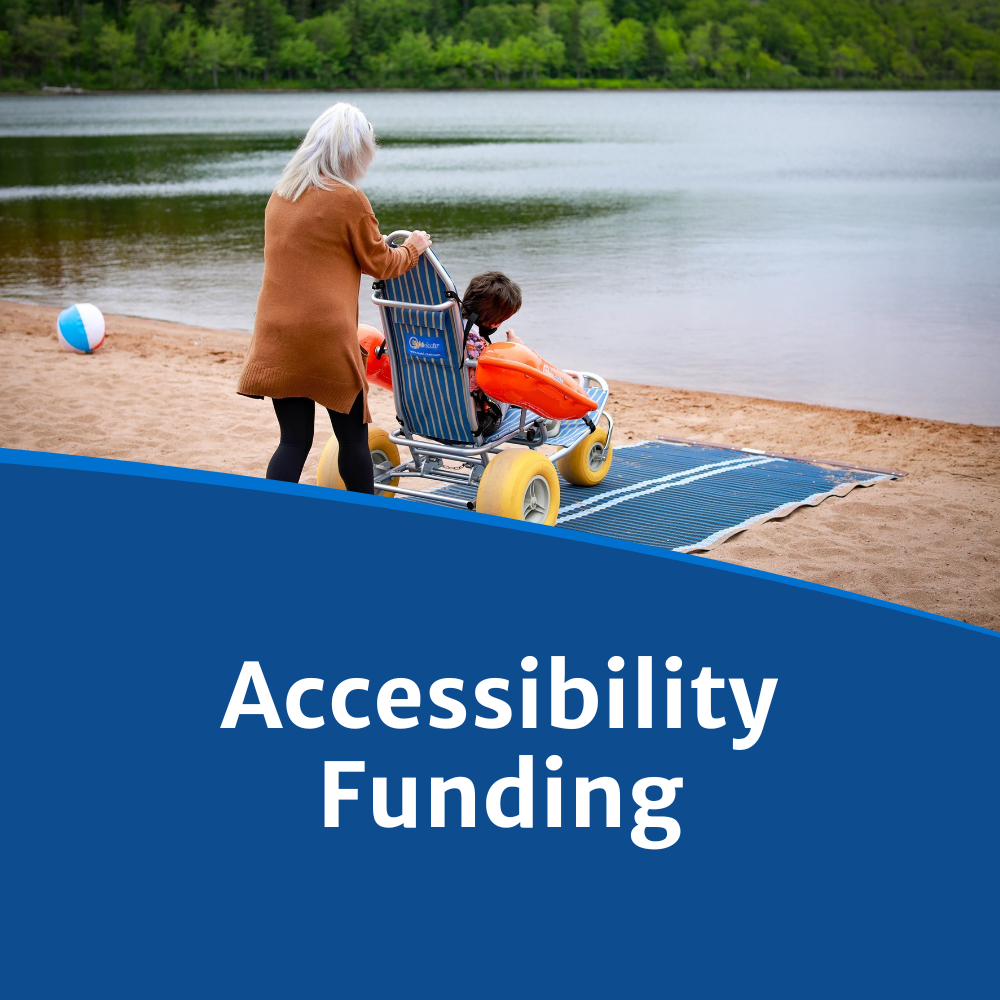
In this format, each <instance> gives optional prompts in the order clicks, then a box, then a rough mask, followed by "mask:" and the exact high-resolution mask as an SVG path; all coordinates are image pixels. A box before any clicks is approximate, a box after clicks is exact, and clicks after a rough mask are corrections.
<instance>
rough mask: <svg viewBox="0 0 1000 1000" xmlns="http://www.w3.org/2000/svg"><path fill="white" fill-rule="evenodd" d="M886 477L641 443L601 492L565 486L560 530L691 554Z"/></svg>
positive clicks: (615, 465)
mask: <svg viewBox="0 0 1000 1000" xmlns="http://www.w3.org/2000/svg"><path fill="white" fill-rule="evenodd" d="M888 478H890V477H889V476H886V475H880V474H876V473H871V472H862V471H860V470H856V469H829V468H823V467H822V466H820V465H813V464H812V463H810V462H798V461H793V460H790V459H783V458H772V457H769V456H764V455H752V454H748V453H747V452H743V451H735V450H731V449H728V448H712V447H705V446H694V445H677V444H672V443H667V442H663V441H643V442H641V443H640V444H634V445H623V446H621V447H615V449H614V458H613V460H612V463H611V470H610V471H609V472H608V475H607V476H606V477H605V479H604V481H603V482H602V483H600V484H599V485H598V486H593V487H582V486H571V485H570V484H569V483H567V482H566V481H565V480H563V479H560V480H559V488H560V505H559V517H558V519H557V520H556V524H557V525H559V526H560V527H563V528H569V529H572V530H575V531H586V532H589V533H590V534H593V535H604V536H605V537H607V538H618V539H622V540H623V541H628V542H638V543H639V544H642V545H654V546H656V547H657V548H662V549H673V550H674V551H676V552H694V551H699V550H703V549H709V548H711V547H712V546H713V545H716V544H718V543H719V542H721V541H724V540H725V539H726V538H728V537H729V536H730V535H732V534H735V533H736V532H738V531H742V530H744V529H745V528H749V527H750V526H752V525H754V524H758V523H760V522H761V521H766V520H769V519H770V518H773V517H782V516H784V515H785V514H788V513H790V512H791V511H792V510H794V509H795V508H796V507H800V506H802V505H803V504H817V503H819V502H820V501H821V500H823V499H824V498H826V497H828V496H831V495H834V494H836V495H837V496H843V495H844V494H845V493H848V492H850V490H852V489H853V488H854V487H856V486H871V485H872V484H874V483H877V482H880V481H881V480H884V479H888ZM442 492H447V493H448V495H451V496H460V497H462V498H463V499H468V500H474V499H475V496H476V491H475V489H472V488H470V487H465V486H462V487H447V488H446V489H445V490H443V491H442Z"/></svg>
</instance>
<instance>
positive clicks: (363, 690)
mask: <svg viewBox="0 0 1000 1000" xmlns="http://www.w3.org/2000/svg"><path fill="white" fill-rule="evenodd" d="M664 666H665V667H666V669H667V671H668V675H673V674H676V673H677V672H678V671H680V670H681V668H682V666H683V663H682V661H681V658H680V657H679V656H671V657H668V659H667V660H666V663H665V664H664ZM537 667H538V660H537V659H536V658H535V657H534V656H526V657H525V658H524V659H523V660H522V661H521V669H522V670H523V671H525V673H528V674H531V673H533V672H534V671H535V670H536V669H537ZM624 667H625V660H624V659H623V658H622V657H621V656H612V657H611V659H610V660H608V670H610V671H611V673H612V674H613V675H618V674H620V673H621V671H622V670H623V669H624ZM728 681H729V688H730V691H731V692H732V696H733V698H734V700H735V702H736V708H737V709H738V710H739V715H740V719H741V720H742V722H743V725H744V726H745V727H746V729H747V730H748V732H747V733H746V735H745V736H736V737H733V749H734V750H749V749H750V747H752V746H754V744H756V743H757V741H758V740H759V739H760V736H761V733H762V732H763V731H764V724H765V722H766V721H767V713H768V711H769V709H770V707H771V699H772V697H773V696H774V691H775V688H776V687H777V684H778V680H777V678H774V677H765V678H764V679H763V681H762V682H761V688H760V695H759V696H758V699H757V707H756V708H754V707H753V705H752V704H751V702H750V696H749V695H748V693H747V688H746V684H745V683H744V681H743V678H742V677H730V678H729V679H728ZM251 682H252V683H253V686H254V689H255V691H256V693H257V701H256V702H250V703H247V701H246V695H247V691H248V689H249V686H250V684H251ZM325 685H326V682H325V680H324V679H323V678H321V677H303V678H302V679H300V680H297V681H295V683H294V684H292V685H291V687H290V688H289V689H288V693H287V695H286V697H285V712H286V714H287V716H288V720H289V721H290V722H291V723H292V724H293V725H295V726H298V727H299V728H300V729H318V728H319V727H320V726H324V725H326V718H325V716H324V715H323V714H322V712H321V706H322V702H321V701H320V700H319V698H318V696H317V695H313V694H310V692H322V691H323V690H324V687H325ZM471 686H472V685H470V687H471ZM725 686H726V681H725V680H724V679H723V678H721V677H713V676H712V671H711V669H710V668H709V667H702V668H701V670H700V672H699V673H698V675H697V676H696V677H692V678H691V679H690V691H691V692H693V699H694V705H693V706H692V707H693V708H694V711H695V717H696V719H697V722H698V725H699V726H701V728H703V729H720V728H721V727H723V726H725V725H726V717H725V715H719V716H716V715H715V714H714V712H715V711H716V707H715V706H713V699H712V694H713V692H715V691H717V690H719V689H720V688H725ZM370 687H371V682H370V680H369V678H367V677H348V678H345V679H344V680H341V681H340V682H339V683H337V684H336V685H334V687H333V692H332V695H331V698H330V701H329V703H328V704H329V706H330V712H331V715H332V716H333V720H334V721H335V722H336V723H337V724H338V725H339V726H342V727H343V728H345V729H365V728H367V727H368V726H370V725H371V721H372V719H371V712H372V710H373V709H374V712H375V713H376V714H377V715H378V718H379V720H380V721H381V722H382V724H383V725H385V726H387V727H389V728H390V729H413V728H415V727H417V726H419V725H420V724H421V721H422V720H421V718H420V715H419V714H415V713H417V710H419V709H420V708H421V706H422V705H423V693H422V692H421V689H420V685H419V684H417V682H416V681H414V680H412V679H411V678H409V677H392V678H390V679H389V680H387V681H385V682H384V683H383V684H381V686H380V687H379V689H378V693H377V695H376V696H375V699H374V702H375V703H374V705H372V704H371V695H370V693H369V690H370ZM520 687H521V691H520V698H519V699H517V698H515V699H514V705H513V706H512V704H511V699H510V694H511V693H512V687H511V681H510V679H509V678H507V677H485V678H483V679H482V680H480V681H478V682H477V683H476V684H475V685H474V687H473V694H474V697H475V703H476V714H475V716H474V719H473V725H474V726H476V727H477V728H479V729H504V728H506V727H507V726H509V725H511V723H512V722H513V720H514V709H515V708H516V707H518V706H517V701H518V700H519V701H520V706H519V707H520V724H521V728H522V729H537V728H538V725H539V715H540V713H539V710H538V701H539V694H540V692H539V690H538V681H537V680H536V679H535V678H534V677H531V676H528V677H522V679H521V685H520ZM629 688H630V690H628V689H629ZM465 691H466V684H465V681H464V680H463V679H462V678H461V677H441V678H439V679H438V680H435V681H433V682H432V683H431V684H430V686H429V689H428V691H427V694H428V696H429V699H430V702H431V704H432V705H433V706H434V708H435V709H437V710H439V711H435V712H432V713H431V714H430V715H428V716H427V717H426V722H427V724H428V725H430V726H431V727H432V728H434V729H458V728H459V727H461V726H464V725H465V724H466V723H467V722H468V721H469V708H468V707H467V706H466V703H465V701H463V699H462V697H460V696H461V695H463V694H464V692H465ZM684 692H685V689H684V687H683V685H682V679H681V678H680V677H677V676H668V677H667V679H666V698H665V699H663V702H664V703H663V704H662V706H660V707H659V708H658V709H657V712H658V718H659V724H660V725H663V724H664V723H665V727H666V728H667V729H680V728H681V726H682V723H683V716H684V711H683V705H684V697H683V696H684ZM307 694H309V697H310V698H311V699H312V702H313V705H314V706H315V707H313V708H311V709H309V711H311V712H312V713H314V714H307V709H306V708H304V707H303V701H304V700H305V696H306V695H307ZM548 696H549V713H548V716H549V724H550V725H551V726H552V728H554V729H583V728H585V727H587V726H589V725H591V724H592V723H595V724H596V725H602V724H606V725H607V727H608V728H609V729H623V728H625V725H626V715H628V717H629V722H630V723H632V720H634V723H632V724H634V725H635V727H636V728H637V729H652V728H653V718H654V704H653V658H652V657H651V656H640V657H638V658H637V669H636V673H635V677H634V680H631V682H630V683H629V684H627V683H626V678H625V677H623V676H611V677H608V680H607V698H606V702H605V705H606V712H605V713H601V718H599V712H600V707H601V705H600V702H601V698H600V696H599V694H598V687H597V684H595V683H594V682H593V681H591V680H589V679H587V678H586V677H567V676H566V658H565V657H564V656H553V657H552V658H551V665H550V674H549V684H548ZM348 698H350V703H349V702H348ZM570 698H572V699H573V704H572V705H571V704H570ZM626 705H629V706H630V711H629V712H628V713H626ZM479 709H483V710H485V711H484V712H483V713H482V714H480V712H479V711H478V710H479ZM242 715H263V716H264V720H265V722H266V724H267V727H268V728H269V729H281V728H282V727H283V723H282V721H281V717H280V716H279V714H278V709H277V707H276V706H275V704H274V699H273V698H272V697H271V692H270V689H269V688H268V685H267V681H266V680H265V678H264V672H263V670H262V668H261V665H260V663H258V662H257V661H254V660H248V661H246V662H245V663H244V664H243V669H242V670H241V671H240V675H239V677H238V678H237V681H236V686H235V688H234V689H233V694H232V697H231V698H230V700H229V705H228V707H227V708H226V711H225V715H224V716H223V719H222V726H221V728H222V729H235V728H236V724H237V722H238V721H239V718H240V716H242ZM605 720H606V721H605Z"/></svg>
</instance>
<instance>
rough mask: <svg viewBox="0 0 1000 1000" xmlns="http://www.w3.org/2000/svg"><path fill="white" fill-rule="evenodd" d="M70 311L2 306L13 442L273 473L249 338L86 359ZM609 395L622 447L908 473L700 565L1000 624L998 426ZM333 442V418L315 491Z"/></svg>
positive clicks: (140, 344)
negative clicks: (663, 443)
mask: <svg viewBox="0 0 1000 1000" xmlns="http://www.w3.org/2000/svg"><path fill="white" fill-rule="evenodd" d="M58 312H59V310H58V309H56V308H52V307H46V306H37V305H27V304H22V303H17V302H11V301H8V300H0V350H2V351H3V355H4V363H3V365H2V366H0V388H2V393H0V446H2V447H7V448H20V449H25V450H31V451H49V452H62V453H67V454H76V455H92V456H96V457H103V458H117V459H125V460H130V461H138V462H150V463H156V464H161V465H175V466H181V467H186V468H196V469H209V470H213V471H218V472H228V473H236V474H240V475H250V476H261V475H263V472H264V468H265V467H266V464H267V460H268V458H269V457H270V454H271V452H272V451H273V449H274V446H275V444H276V443H277V433H276V431H277V427H276V424H275V421H274V416H273V412H272V411H271V408H270V407H269V406H267V405H266V403H264V402H261V401H259V400H251V399H246V398H244V397H240V396H237V395H236V392H235V382H236V377H237V374H238V372H239V370H240V366H241V364H242V358H243V353H244V351H245V349H246V347H247V346H248V344H249V338H248V335H247V334H245V333H239V332H234V331H225V330H214V329H209V328H204V327H195V326H186V325H181V324H176V323H170V322H166V321H162V320H146V319H141V318H135V317H126V316H111V315H109V316H107V317H106V319H107V323H108V339H107V341H106V342H105V344H104V346H103V347H102V348H101V349H100V350H99V351H97V352H96V353H95V354H93V355H89V356H83V355H74V354H70V353H68V352H65V351H63V350H62V349H61V347H60V346H59V344H58V341H57V340H56V336H55V318H56V316H57V315H58ZM610 384H611V389H612V397H611V404H610V408H611V412H612V413H613V414H614V417H615V424H616V430H615V434H616V438H617V440H618V441H620V442H621V443H622V444H626V443H634V442H636V441H640V440H644V439H650V438H655V437H657V436H658V435H665V436H670V437H677V438H688V439H694V440H699V441H711V442H717V443H720V444H725V445H729V446H731V447H736V448H755V449H759V450H763V451H770V452H780V453H785V454H795V455H808V456H812V457H814V458H817V459H829V460H834V461H847V462H851V463H857V464H860V465H868V466H876V467H879V468H885V469H894V470H896V471H899V472H906V473H908V475H907V476H906V477H905V478H904V479H899V480H894V481H889V482H886V483H879V484H876V485H875V486H873V487H870V488H869V489H865V490H854V491H852V492H851V493H850V494H848V496H846V497H843V498H830V499H828V500H825V501H824V502H823V503H822V504H820V505H819V506H817V507H806V508H799V509H798V510H797V511H795V512H793V513H791V514H789V515H787V516H786V517H784V518H781V519H779V520H774V521H768V522H765V523H764V524H760V525H757V526H755V527H753V528H751V529H749V530H747V531H744V532H742V533H740V534H738V535H736V536H734V537H732V538H731V539H729V540H728V541H726V542H724V543H722V544H720V545H719V546H717V547H716V548H714V549H712V550H711V551H710V552H708V553H704V554H703V555H701V556H699V558H710V559H720V560H722V561H725V562H729V563H734V564H737V565H741V566H747V567H750V568H754V569H761V570H765V571H768V572H772V573H777V574H779V575H782V576H790V577H794V578H797V579H800V580H808V581H810V582H813V583H820V584H824V585H827V586H831V587H835V588H838V589H842V590H848V591H852V592H854V593H858V594H863V595H866V596H869V597H875V598H879V599H881V600H886V601H890V602H892V603H896V604H903V605H907V606H909V607H914V608H918V609H920V610H923V611H930V612H933V613H935V614H940V615H944V616H945V617H949V618H955V619H957V620H960V621H965V622H968V623H970V624H974V625H979V626H982V627H984V628H989V629H994V630H1000V428H991V427H988V426H981V425H976V424H950V423H946V422H943V421H935V420H928V419H920V418H913V417H904V416H901V415H896V414H881V413H873V412H868V411H862V410H843V409H837V408H833V407H823V406H816V405H812V404H808V403H796V402H785V401H780V400H769V399H761V398H757V397H750V396H737V395H729V394H724V393H713V392H704V391H698V390H684V389H677V388H671V387H666V386H651V385H641V384H638V383H629V382H618V381H612V382H611V383H610ZM370 406H371V410H372V417H373V420H374V422H375V423H377V424H380V425H381V426H392V425H394V423H395V418H394V409H393V406H392V397H391V395H390V394H389V393H387V392H384V391H383V390H379V389H376V388H373V389H372V391H371V397H370ZM321 413H322V411H321ZM324 422H325V426H324ZM329 436H330V427H329V422H328V421H326V415H325V414H322V420H321V419H320V416H319V415H318V416H317V422H316V438H315V443H314V445H313V449H312V452H311V454H310V458H309V461H308V463H307V465H306V468H305V471H304V473H303V478H302V482H303V483H315V475H316V464H317V461H318V457H319V454H320V451H321V450H322V446H323V445H324V444H325V442H326V440H327V438H328V437H329Z"/></svg>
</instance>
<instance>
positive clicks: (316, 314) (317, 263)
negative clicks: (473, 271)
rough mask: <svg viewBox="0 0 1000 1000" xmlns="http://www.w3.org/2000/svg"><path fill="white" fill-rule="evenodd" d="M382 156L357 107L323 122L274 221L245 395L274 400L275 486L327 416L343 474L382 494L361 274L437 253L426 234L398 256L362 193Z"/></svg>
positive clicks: (283, 182)
mask: <svg viewBox="0 0 1000 1000" xmlns="http://www.w3.org/2000/svg"><path fill="white" fill-rule="evenodd" d="M374 156H375V135H374V132H373V131H372V127H371V125H370V124H369V123H368V120H367V119H366V118H365V116H364V115H363V114H362V113H361V112H360V111H359V110H358V109H357V108H356V107H354V106H353V105H351V104H335V105H334V106H333V107H332V108H329V109H328V110H327V111H324V112H323V114H321V115H320V116H319V118H317V119H316V121H315V122H313V125H312V128H310V129H309V131H308V133H306V137H305V139H303V140H302V144H301V145H300V146H299V148H298V149H297V150H296V151H295V155H294V156H293V157H292V159H291V160H290V161H289V163H288V166H287V167H285V169H284V171H283V172H282V174H281V179H280V180H279V181H278V185H277V187H276V188H275V189H274V193H273V194H272V195H271V198H270V200H269V201H268V203H267V209H266V210H265V212H264V281H263V284H262V286H261V290H260V296H259V298H258V299H257V316H256V320H255V322H254V330H253V339H252V340H251V341H250V349H249V351H248V352H247V358H246V364H245V365H244V368H243V374H242V375H241V376H240V382H239V386H238V388H237V392H239V393H240V394H242V395H244V396H253V397H255V398H257V399H261V398H263V397H264V396H269V397H271V400H272V401H273V403H274V412H275V414H276V415H277V417H278V426H279V428H280V430H281V443H280V444H279V445H278V448H277V451H275V453H274V455H273V456H272V458H271V461H270V463H269V465H268V467H267V478H268V479H280V480H283V481H284V482H288V483H297V482H298V481H299V477H300V476H301V475H302V467H303V466H304V465H305V462H306V458H307V456H308V455H309V449H310V448H311V447H312V441H313V425H314V420H315V413H316V407H315V404H316V403H319V404H320V406H325V407H326V409H327V411H328V412H329V414H330V422H331V423H332V424H333V431H334V433H335V434H336V435H337V441H338V443H339V445H340V456H339V468H340V476H341V478H342V479H343V480H344V483H345V485H346V486H347V488H348V489H349V490H352V491H353V492H355V493H373V492H374V473H373V469H372V462H371V456H370V454H369V452H368V428H367V424H368V423H369V422H370V421H371V415H370V414H369V412H368V382H367V380H366V378H365V365H366V359H367V354H366V352H365V351H363V350H362V348H361V347H360V345H359V344H358V291H359V288H360V286H361V273H362V271H363V272H364V273H365V274H370V275H372V276H373V277H375V278H395V277H398V276H399V275H400V274H402V273H403V272H404V271H408V270H409V269H410V268H411V267H413V265H414V264H416V262H417V258H418V257H419V256H420V254H421V253H423V251H424V250H425V249H426V248H427V247H429V246H430V245H431V240H430V237H429V236H428V235H427V233H424V232H419V231H418V232H415V233H413V235H412V236H410V238H409V239H408V240H407V241H406V242H405V243H404V244H403V246H401V247H397V248H395V249H390V248H389V247H388V246H387V245H386V243H385V241H384V240H383V239H382V237H381V235H380V234H379V231H378V220H377V219H376V218H375V216H374V215H373V214H372V207H371V205H370V204H369V203H368V199H367V198H366V197H365V196H364V194H363V193H362V192H361V191H360V190H358V188H357V187H355V185H356V184H357V183H358V182H359V181H360V180H361V178H362V177H364V175H365V173H366V172H367V170H368V167H369V166H370V164H371V162H372V159H373V158H374Z"/></svg>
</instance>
